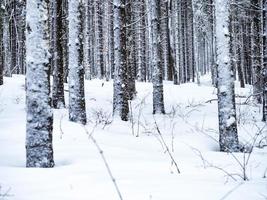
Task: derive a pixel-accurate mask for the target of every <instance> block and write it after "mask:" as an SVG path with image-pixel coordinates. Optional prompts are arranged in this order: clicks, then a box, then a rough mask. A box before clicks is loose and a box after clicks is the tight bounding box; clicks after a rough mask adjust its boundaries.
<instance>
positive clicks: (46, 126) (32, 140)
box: [26, 0, 54, 167]
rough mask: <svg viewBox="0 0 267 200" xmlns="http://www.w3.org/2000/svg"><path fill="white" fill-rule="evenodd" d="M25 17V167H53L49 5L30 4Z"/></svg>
mask: <svg viewBox="0 0 267 200" xmlns="http://www.w3.org/2000/svg"><path fill="white" fill-rule="evenodd" d="M26 15H27V17H26V18H27V35H26V54H27V55H28V56H27V76H26V80H27V82H26V84H27V86H26V103H27V125H26V132H27V135H26V157H27V159H26V161H27V163H26V166H27V167H53V166H54V160H53V148H52V129H53V112H52V109H51V99H50V96H49V95H50V87H49V86H50V84H49V75H50V74H49V67H48V65H49V53H48V51H49V28H48V20H47V18H44V17H43V16H48V3H47V1H41V0H27V14H26ZM40 113H42V114H40Z"/></svg>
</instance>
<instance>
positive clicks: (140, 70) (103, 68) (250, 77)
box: [0, 0, 267, 166]
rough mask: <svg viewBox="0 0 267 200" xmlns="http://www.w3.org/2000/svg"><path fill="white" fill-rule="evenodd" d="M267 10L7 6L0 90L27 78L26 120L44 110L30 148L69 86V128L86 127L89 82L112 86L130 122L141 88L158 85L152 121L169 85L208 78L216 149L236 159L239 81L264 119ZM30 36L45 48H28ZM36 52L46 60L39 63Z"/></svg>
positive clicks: (243, 1) (226, 5) (254, 1)
mask: <svg viewBox="0 0 267 200" xmlns="http://www.w3.org/2000/svg"><path fill="white" fill-rule="evenodd" d="M37 5H38V6H37ZM40 7H42V9H41V8H40ZM266 10H267V3H266V0H240V1H237V0H217V1H215V0H136V1H129V0H113V1H110V0H101V1H100V0H83V1H76V0H50V1H35V0H27V2H26V0H5V1H1V2H0V85H1V84H3V76H12V74H25V73H26V72H27V83H28V84H27V97H28V98H27V99H28V100H27V105H28V107H27V108H28V109H27V112H28V114H30V115H32V116H34V115H35V114H36V115H37V113H36V112H37V111H36V109H41V110H43V111H44V113H42V114H40V113H39V114H40V115H42V117H44V118H43V119H40V124H39V125H38V126H39V127H36V128H28V129H27V134H28V135H29V137H27V139H33V138H32V137H31V131H32V130H31V129H34V131H37V130H39V131H44V132H42V134H44V135H45V136H44V137H46V136H49V137H46V139H48V140H49V141H50V142H51V141H52V139H51V138H50V135H51V134H50V133H51V131H52V128H51V127H50V122H51V121H52V115H51V112H50V109H51V107H53V108H56V109H57V108H63V107H65V99H64V83H67V82H68V86H69V89H68V91H69V103H68V105H69V118H70V120H71V121H74V122H79V123H82V124H86V121H87V120H86V109H85V95H84V79H93V78H98V79H104V80H107V81H109V80H111V79H113V81H114V82H113V85H114V97H113V110H114V115H118V116H120V118H121V119H122V120H125V121H127V120H128V112H129V108H128V102H129V101H130V100H132V99H134V98H135V96H136V95H138V94H136V89H135V81H136V80H137V81H147V82H152V83H153V113H154V114H156V113H159V114H164V113H165V108H164V96H163V81H164V80H168V81H173V83H174V84H182V83H187V82H197V83H198V84H201V82H200V76H202V75H206V74H209V75H210V76H211V80H212V84H213V85H214V86H215V87H217V88H218V111H219V116H218V117H219V132H220V148H221V150H222V151H237V150H239V145H238V136H237V125H236V113H235V112H236V111H235V91H234V81H235V80H236V81H239V83H240V86H241V87H245V86H246V84H250V85H253V92H254V97H255V101H256V102H257V103H262V105H263V112H262V113H263V121H266V118H267V103H266V102H267V50H266V48H267V47H266V35H267V33H266V31H267V27H266V26H267V25H266V24H267V23H266V20H267V16H266V13H267V11H266ZM40 12H44V13H42V14H43V15H44V16H45V17H44V18H45V19H39V18H38V17H40ZM38 13H39V14H38ZM26 16H27V17H26ZM46 17H47V19H46ZM37 26H38V27H40V30H39V29H38V31H37V30H36V27H37ZM26 32H27V36H26ZM34 32H36V35H38V34H39V37H40V38H39V40H37V39H36V38H35V39H33V40H31V37H33V36H31V34H33V33H34ZM36 35H35V36H34V37H36ZM37 42H39V43H42V44H44V43H45V44H47V45H41V47H40V46H38V45H37V44H36V43H37ZM25 44H26V45H25ZM25 47H26V48H25ZM37 47H38V48H42V49H40V52H41V51H43V52H44V55H45V58H43V59H42V60H40V61H39V62H37V61H36V59H38V56H41V55H37V53H35V52H33V48H37ZM40 52H39V53H40ZM35 56H36V57H35ZM35 70H36V71H38V72H39V74H41V75H40V77H39V76H38V77H36V74H34V73H33V71H35ZM50 76H53V81H52V87H51V88H52V89H51V92H50V80H49V78H48V77H50ZM36 78H37V79H40V80H42V83H40V80H39V81H35V79H36ZM29 80H31V81H30V82H29ZM50 93H51V94H50ZM32 95H35V97H36V96H43V97H44V98H43V99H42V100H38V99H35V97H34V98H32ZM50 95H51V100H50ZM39 101H45V103H44V102H39ZM39 103H40V104H39ZM38 106H44V107H43V108H39V107H38ZM45 113H46V114H47V115H46V116H43V115H44V114H45ZM48 122H49V123H48ZM27 123H28V127H32V123H33V124H34V123H35V121H34V120H33V119H31V118H28V120H27ZM46 126H47V127H46ZM45 127H46V128H45ZM43 128H44V129H45V130H43ZM37 132H38V131H37ZM36 134H37V133H36ZM38 134H39V133H38ZM38 134H37V135H38ZM45 141H46V140H45ZM34 145H37V146H38V145H39V144H34ZM30 147H31V145H28V146H27V148H28V149H29V150H30V149H31V148H30ZM49 147H50V146H49ZM42 148H43V147H42ZM36 151H37V150H36ZM51 152H52V150H51ZM51 152H50V153H51ZM47 155H48V154H47ZM50 157H51V155H50ZM30 162H31V161H30ZM52 165H53V164H52V162H51V163H50V164H47V165H46V164H40V166H52ZM28 166H37V164H29V165H28Z"/></svg>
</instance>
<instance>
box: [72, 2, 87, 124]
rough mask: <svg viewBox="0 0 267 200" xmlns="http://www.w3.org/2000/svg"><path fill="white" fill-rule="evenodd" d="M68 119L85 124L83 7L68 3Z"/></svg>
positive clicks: (80, 4) (75, 3)
mask: <svg viewBox="0 0 267 200" xmlns="http://www.w3.org/2000/svg"><path fill="white" fill-rule="evenodd" d="M68 10H69V76H68V77H69V119H70V121H73V122H79V123H82V124H86V121H87V120H86V111H85V95H84V67H83V30H82V24H83V20H82V18H83V15H82V13H83V5H82V1H81V0H70V1H69V9H68Z"/></svg>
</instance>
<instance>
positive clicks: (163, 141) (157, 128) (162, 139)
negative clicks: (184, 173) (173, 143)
mask: <svg viewBox="0 0 267 200" xmlns="http://www.w3.org/2000/svg"><path fill="white" fill-rule="evenodd" d="M153 118H154V123H155V126H156V130H157V133H158V135H159V136H160V139H161V141H162V144H163V145H164V147H165V149H166V152H167V153H168V154H169V156H170V158H171V160H172V162H173V164H174V165H175V168H176V170H177V173H178V174H180V173H181V172H180V170H179V167H178V165H177V163H176V161H175V159H174V158H173V156H172V154H171V152H170V149H169V147H168V145H167V144H166V142H165V140H164V138H163V136H162V133H161V132H160V129H159V126H158V124H157V122H156V119H155V117H154V116H153Z"/></svg>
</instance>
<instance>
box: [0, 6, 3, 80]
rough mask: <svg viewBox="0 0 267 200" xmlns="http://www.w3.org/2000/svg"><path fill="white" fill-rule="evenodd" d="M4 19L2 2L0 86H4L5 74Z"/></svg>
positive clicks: (0, 16) (0, 14) (0, 18)
mask: <svg viewBox="0 0 267 200" xmlns="http://www.w3.org/2000/svg"><path fill="white" fill-rule="evenodd" d="M3 18H4V5H3V2H2V3H0V85H3V72H4V46H3Z"/></svg>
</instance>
